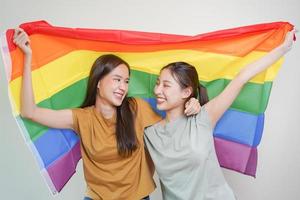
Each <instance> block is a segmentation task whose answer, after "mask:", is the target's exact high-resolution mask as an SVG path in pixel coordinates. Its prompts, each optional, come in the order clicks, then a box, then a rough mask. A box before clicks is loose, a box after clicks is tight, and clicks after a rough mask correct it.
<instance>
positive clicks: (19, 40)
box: [13, 28, 32, 56]
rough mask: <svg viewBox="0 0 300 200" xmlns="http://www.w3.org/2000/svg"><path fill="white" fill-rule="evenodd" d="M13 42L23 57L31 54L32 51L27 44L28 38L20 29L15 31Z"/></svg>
mask: <svg viewBox="0 0 300 200" xmlns="http://www.w3.org/2000/svg"><path fill="white" fill-rule="evenodd" d="M13 42H14V43H15V44H16V45H17V46H18V47H19V48H20V49H21V50H22V51H23V53H24V54H25V56H28V55H31V54H32V50H31V47H30V44H29V42H30V40H29V37H28V35H27V33H26V32H25V31H24V30H23V29H21V28H16V29H15V34H14V39H13Z"/></svg>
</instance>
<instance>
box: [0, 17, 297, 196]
mask: <svg viewBox="0 0 300 200" xmlns="http://www.w3.org/2000/svg"><path fill="white" fill-rule="evenodd" d="M20 27H22V28H23V29H24V30H25V31H26V32H27V33H28V34H29V35H30V41H31V47H32V51H33V61H32V81H33V87H34V93H35V101H36V103H37V104H38V105H39V106H41V107H46V108H52V109H63V108H74V107H78V106H80V104H81V103H82V101H83V98H84V95H85V90H86V83H87V77H88V74H89V70H90V68H91V66H92V64H93V62H94V61H95V59H96V58H97V57H98V56H100V55H103V54H108V53H112V54H116V55H118V56H120V57H121V58H123V59H124V60H126V61H127V62H128V63H129V64H130V66H131V68H132V72H131V79H130V87H129V96H134V97H140V98H144V99H145V100H147V101H148V102H149V103H150V104H151V105H152V106H153V108H155V99H154V95H153V87H154V84H155V82H156V78H157V76H158V74H159V70H160V68H161V67H163V66H165V65H166V64H168V63H171V62H175V61H184V62H188V63H190V64H192V65H194V66H195V67H196V68H197V71H198V73H199V77H200V80H199V81H200V82H201V83H202V84H203V85H204V86H205V87H206V88H207V90H208V94H209V98H210V99H211V98H213V97H215V96H216V95H218V94H219V93H220V92H221V91H222V90H223V89H224V87H226V85H227V84H228V83H229V82H230V80H231V79H233V77H234V76H235V75H236V74H237V73H238V72H239V71H240V69H241V68H242V67H244V66H245V65H247V64H248V63H251V62H253V61H255V60H257V59H259V58H261V57H262V56H264V55H266V54H267V53H268V52H270V51H271V50H272V49H274V48H275V47H277V46H278V45H279V44H281V43H282V42H283V40H284V38H285V35H286V33H287V32H288V31H290V30H291V29H292V28H293V26H292V25H291V24H289V23H287V22H274V23H266V24H258V25H252V26H245V27H239V28H233V29H228V30H221V31H216V32H211V33H206V34H200V35H196V36H182V35H171V34H160V33H147V32H136V31H122V30H102V29H80V28H76V29H74V28H65V27H55V26H51V25H49V24H48V23H47V22H45V21H37V22H30V23H25V24H22V25H21V26H20ZM13 33H14V31H13V30H11V29H10V30H7V32H6V33H5V34H4V35H2V36H1V49H2V55H3V60H4V66H5V71H6V73H7V74H6V75H7V80H8V83H9V91H10V100H11V105H12V112H13V114H14V116H15V118H16V121H17V123H18V125H19V127H20V130H21V132H22V134H23V135H24V138H25V140H26V142H27V144H28V145H29V147H30V148H31V150H32V152H33V154H34V156H35V157H36V159H37V161H38V163H39V166H40V170H41V173H42V175H43V176H44V177H45V180H46V181H47V183H48V185H49V188H50V189H51V191H52V193H53V194H55V193H57V192H59V191H60V190H61V189H62V188H63V186H64V185H65V184H66V182H67V181H68V180H69V179H70V177H71V176H72V175H73V173H74V172H75V169H76V165H77V162H78V161H79V159H80V157H81V156H80V142H79V139H78V137H77V136H76V134H75V133H74V132H73V131H71V130H60V129H51V128H48V127H45V126H42V125H39V124H36V123H34V122H32V121H30V120H26V119H23V118H21V117H20V88H21V79H22V68H23V54H22V52H21V51H20V49H18V48H16V46H15V45H14V44H13V42H12V38H13ZM281 64H282V59H280V60H278V61H277V62H276V63H275V64H273V65H272V66H271V67H270V68H268V70H266V71H264V72H262V73H260V74H259V75H257V76H256V77H254V78H253V79H252V80H250V81H249V82H248V83H247V84H246V85H245V87H244V88H243V90H242V92H241V93H240V95H239V96H238V97H237V99H236V100H235V101H234V103H233V104H232V105H231V107H230V109H228V110H227V111H226V113H225V114H224V116H223V117H222V118H221V120H220V121H219V122H218V124H217V126H216V128H215V130H214V138H215V147H216V151H217V156H218V159H219V162H220V165H221V166H222V167H224V168H228V169H232V170H235V171H238V172H241V173H243V174H247V175H251V176H255V174H256V167H257V146H258V145H259V143H260V140H261V137H262V133H263V127H264V112H265V109H266V107H267V104H268V100H269V96H270V91H271V87H272V82H273V80H274V78H275V76H276V74H277V73H278V70H279V68H280V66H281ZM160 114H162V115H163V113H161V112H160Z"/></svg>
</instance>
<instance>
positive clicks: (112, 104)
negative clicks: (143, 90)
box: [14, 28, 200, 129]
mask: <svg viewBox="0 0 300 200" xmlns="http://www.w3.org/2000/svg"><path fill="white" fill-rule="evenodd" d="M14 43H15V44H16V45H17V46H18V47H19V48H20V49H21V50H22V52H23V53H24V68H23V78H22V88H21V116H22V117H23V118H27V119H30V120H32V121H34V122H37V123H40V124H42V125H45V126H48V127H51V128H64V129H73V118H72V111H71V110H70V109H63V110H52V109H47V108H40V107H38V106H37V105H36V104H35V101H34V93H33V89H32V77H31V62H32V50H31V47H30V40H29V37H28V35H27V34H26V32H25V31H24V30H23V29H21V28H17V29H15V34H14ZM128 82H129V71H128V68H127V67H126V66H125V65H123V64H121V65H119V66H117V67H116V68H115V69H114V70H112V71H111V72H110V73H109V74H107V75H106V76H105V77H103V78H102V79H101V80H100V81H99V82H98V91H97V95H96V103H95V109H96V110H97V111H98V112H99V113H100V114H102V115H103V116H104V117H105V118H111V117H112V116H114V114H115V113H116V106H119V105H121V103H122V101H123V99H124V98H125V96H126V94H127V92H128ZM199 111H200V104H199V102H198V100H196V99H191V100H190V101H189V102H187V103H186V105H185V110H184V113H185V114H186V115H187V116H189V115H193V114H196V113H198V112H199Z"/></svg>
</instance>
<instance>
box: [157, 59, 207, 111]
mask: <svg viewBox="0 0 300 200" xmlns="http://www.w3.org/2000/svg"><path fill="white" fill-rule="evenodd" d="M164 69H168V70H170V71H171V74H172V76H173V77H174V78H175V79H176V80H177V82H178V83H179V85H180V86H181V88H187V87H191V88H192V89H193V91H192V94H191V95H190V96H189V98H188V99H187V100H189V99H190V98H192V97H194V98H196V99H199V102H200V105H201V106H202V105H204V104H206V103H207V102H208V101H209V100H208V95H207V91H206V88H205V87H204V86H202V85H201V84H200V82H199V78H198V73H197V70H196V68H195V67H194V66H192V65H190V64H188V63H185V62H174V63H170V64H168V65H166V66H165V67H163V68H162V69H161V71H162V70H164Z"/></svg>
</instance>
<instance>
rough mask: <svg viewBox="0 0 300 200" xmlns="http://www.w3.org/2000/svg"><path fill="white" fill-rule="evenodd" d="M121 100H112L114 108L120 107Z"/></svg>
mask: <svg viewBox="0 0 300 200" xmlns="http://www.w3.org/2000/svg"><path fill="white" fill-rule="evenodd" d="M123 100H124V99H114V100H113V102H112V103H113V105H114V106H120V105H121V104H122V102H123Z"/></svg>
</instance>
